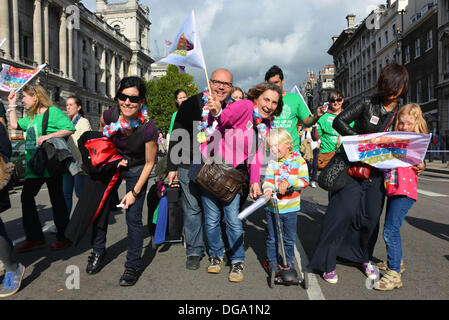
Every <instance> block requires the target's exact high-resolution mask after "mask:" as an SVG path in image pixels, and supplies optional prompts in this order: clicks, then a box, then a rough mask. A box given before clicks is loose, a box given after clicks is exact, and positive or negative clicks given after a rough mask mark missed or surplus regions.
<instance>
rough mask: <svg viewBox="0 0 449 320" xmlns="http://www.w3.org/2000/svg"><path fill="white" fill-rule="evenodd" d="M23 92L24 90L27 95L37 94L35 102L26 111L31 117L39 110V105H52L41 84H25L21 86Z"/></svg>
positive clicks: (46, 106)
mask: <svg viewBox="0 0 449 320" xmlns="http://www.w3.org/2000/svg"><path fill="white" fill-rule="evenodd" d="M23 92H25V93H26V94H27V95H29V96H37V100H36V103H35V104H34V106H33V107H32V108H31V109H30V110H29V111H28V115H29V116H30V118H31V119H33V118H34V117H35V116H36V114H37V110H39V108H41V107H44V108H48V107H50V106H52V103H51V101H50V99H49V98H48V96H47V94H46V93H45V89H44V88H43V87H42V86H39V85H32V84H26V85H25V86H24V87H23Z"/></svg>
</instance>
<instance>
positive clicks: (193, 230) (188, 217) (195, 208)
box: [178, 168, 206, 257]
mask: <svg viewBox="0 0 449 320" xmlns="http://www.w3.org/2000/svg"><path fill="white" fill-rule="evenodd" d="M188 174H189V170H188V169H184V168H178V179H179V183H180V184H181V188H182V201H181V204H182V210H183V211H184V237H185V243H186V255H187V256H200V257H202V256H203V255H204V251H205V250H206V246H205V244H204V235H203V233H204V231H203V220H202V219H203V216H202V214H201V207H200V201H201V195H200V187H199V185H198V184H197V183H194V182H193V181H191V180H190V178H189V176H188Z"/></svg>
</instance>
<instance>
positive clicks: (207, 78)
mask: <svg viewBox="0 0 449 320" xmlns="http://www.w3.org/2000/svg"><path fill="white" fill-rule="evenodd" d="M204 74H205V75H206V81H207V88H208V89H209V94H210V95H211V94H212V90H211V89H210V82H209V76H208V75H207V68H206V64H204Z"/></svg>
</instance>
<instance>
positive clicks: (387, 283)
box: [374, 269, 402, 291]
mask: <svg viewBox="0 0 449 320" xmlns="http://www.w3.org/2000/svg"><path fill="white" fill-rule="evenodd" d="M400 287H402V280H401V274H400V273H398V272H396V271H394V270H391V269H388V270H387V273H385V275H384V276H383V277H382V279H380V280H379V281H377V282H376V283H374V289H376V290H381V291H388V290H393V289H394V288H400Z"/></svg>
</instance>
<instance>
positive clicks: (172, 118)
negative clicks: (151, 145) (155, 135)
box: [168, 111, 178, 134]
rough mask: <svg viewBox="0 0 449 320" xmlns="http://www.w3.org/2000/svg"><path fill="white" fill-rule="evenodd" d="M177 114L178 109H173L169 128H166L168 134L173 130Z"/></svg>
mask: <svg viewBox="0 0 449 320" xmlns="http://www.w3.org/2000/svg"><path fill="white" fill-rule="evenodd" d="M177 114H178V111H175V112H174V113H173V115H172V117H171V122H170V129H168V134H171V131H172V130H173V125H174V124H175V119H176V115H177Z"/></svg>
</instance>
